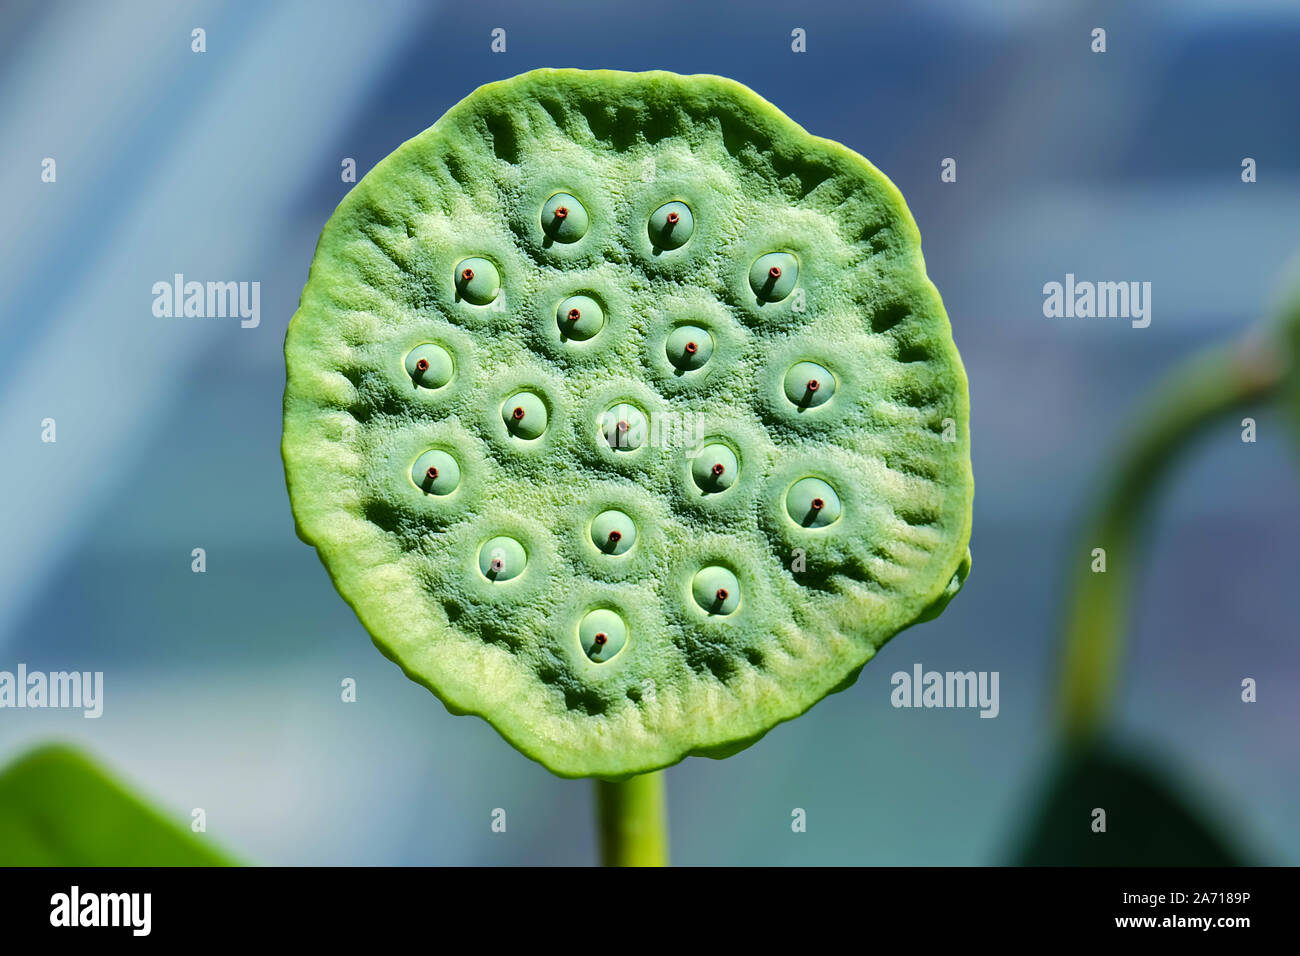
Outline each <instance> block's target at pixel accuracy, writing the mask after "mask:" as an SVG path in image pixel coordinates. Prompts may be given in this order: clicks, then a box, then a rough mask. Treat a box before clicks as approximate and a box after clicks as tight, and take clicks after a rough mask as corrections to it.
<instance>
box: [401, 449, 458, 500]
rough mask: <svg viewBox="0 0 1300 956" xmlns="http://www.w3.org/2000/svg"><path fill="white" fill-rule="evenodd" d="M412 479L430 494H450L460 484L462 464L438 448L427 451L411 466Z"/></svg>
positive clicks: (416, 485)
mask: <svg viewBox="0 0 1300 956" xmlns="http://www.w3.org/2000/svg"><path fill="white" fill-rule="evenodd" d="M411 481H413V482H414V483H415V487H417V488H419V489H420V490H421V491H424V492H425V493H426V494H430V495H449V494H451V493H452V492H453V491H455V490H456V486H457V485H459V484H460V465H458V464H457V463H456V459H455V458H452V457H451V455H449V454H447V453H446V452H445V451H441V450H439V449H437V448H434V449H430V450H429V451H426V452H425V453H424V454H423V455H421V456H420V457H419V458H417V459H415V464H414V465H412V466H411Z"/></svg>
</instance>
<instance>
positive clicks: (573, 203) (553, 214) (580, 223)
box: [542, 193, 587, 242]
mask: <svg viewBox="0 0 1300 956" xmlns="http://www.w3.org/2000/svg"><path fill="white" fill-rule="evenodd" d="M542 231H543V232H544V233H546V235H547V236H548V237H549V238H551V239H554V240H555V241H556V242H577V241H578V240H579V239H581V238H582V237H583V236H585V235H586V234H587V208H586V207H585V206H584V205H583V204H582V203H580V202H578V200H577V199H576V198H575V197H574V196H571V195H569V194H568V193H556V194H555V195H554V196H552V197H551V198H550V199H548V200H546V205H544V206H543V207H542Z"/></svg>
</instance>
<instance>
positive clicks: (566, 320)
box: [555, 295, 605, 342]
mask: <svg viewBox="0 0 1300 956" xmlns="http://www.w3.org/2000/svg"><path fill="white" fill-rule="evenodd" d="M555 322H556V324H557V325H559V327H560V335H561V336H563V337H566V338H570V339H576V340H577V341H579V342H584V341H586V340H587V339H589V338H591V337H592V336H593V335H595V334H596V333H597V332H599V331H600V330H601V328H603V327H604V325H605V310H604V309H602V308H601V307H600V303H599V302H597V301H596V300H595V299H593V298H591V296H587V295H571V296H569V297H568V298H567V299H565V300H564V301H563V302H561V303H560V304H559V306H558V307H557V308H556V310H555Z"/></svg>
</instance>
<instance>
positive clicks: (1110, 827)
mask: <svg viewBox="0 0 1300 956" xmlns="http://www.w3.org/2000/svg"><path fill="white" fill-rule="evenodd" d="M1096 807H1100V808H1102V809H1103V810H1105V811H1106V832H1105V833H1094V832H1093V830H1092V821H1093V809H1094V808H1096ZM1029 820H1030V823H1029V827H1028V829H1027V831H1026V833H1025V835H1024V837H1023V838H1022V839H1021V842H1020V849H1019V851H1018V852H1017V853H1016V855H1015V857H1014V858H1013V860H1012V862H1013V863H1014V864H1015V865H1018V866H1244V865H1246V861H1245V860H1243V859H1242V858H1241V853H1240V852H1239V850H1238V849H1237V848H1236V847H1234V846H1233V845H1232V842H1231V841H1230V840H1229V839H1228V838H1227V837H1226V836H1225V835H1224V834H1223V833H1221V832H1219V830H1218V828H1217V827H1214V826H1212V825H1211V824H1210V823H1208V822H1207V816H1206V815H1205V814H1204V813H1203V812H1202V810H1201V809H1200V807H1199V806H1197V805H1196V803H1195V801H1193V800H1192V799H1191V798H1190V797H1188V796H1187V795H1186V794H1185V793H1183V792H1182V791H1181V790H1180V787H1179V786H1178V785H1177V784H1175V783H1174V781H1173V780H1172V779H1171V778H1170V777H1168V776H1167V775H1166V774H1165V773H1164V771H1162V770H1161V769H1159V768H1158V767H1155V766H1153V765H1152V763H1151V761H1150V759H1140V758H1139V757H1138V756H1136V755H1132V754H1124V753H1121V752H1117V751H1115V750H1114V749H1112V748H1109V747H1106V746H1105V745H1104V744H1093V745H1090V746H1086V747H1080V748H1078V749H1074V750H1069V751H1066V752H1065V753H1064V754H1063V755H1062V756H1060V757H1058V759H1057V761H1056V766H1055V768H1054V770H1053V772H1052V774H1051V775H1050V776H1049V778H1048V781H1047V784H1046V786H1045V787H1044V788H1043V791H1042V793H1041V794H1040V799H1039V801H1038V803H1037V809H1036V810H1034V811H1033V812H1032V813H1031V814H1030V815H1029Z"/></svg>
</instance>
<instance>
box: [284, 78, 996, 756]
mask: <svg viewBox="0 0 1300 956" xmlns="http://www.w3.org/2000/svg"><path fill="white" fill-rule="evenodd" d="M628 130H635V131H636V133H637V135H635V136H633V135H629V134H628ZM579 198H580V200H581V201H580V202H579V201H578V199H579ZM561 206H563V207H564V209H565V214H564V215H563V216H560V217H558V220H557V217H556V215H555V214H556V211H557V210H558V209H559V207H561ZM670 215H671V216H675V217H676V218H675V219H670ZM579 227H581V228H579ZM774 269H775V270H776V272H775V273H774V272H773V270H774ZM466 270H468V271H469V272H470V273H472V276H471V277H470V278H468V279H467V278H466V277H465V272H466ZM566 306H567V307H566ZM572 308H576V309H577V311H578V313H579V315H578V317H577V319H576V320H575V322H574V327H572V328H566V327H565V322H566V318H567V315H568V312H569V310H570V309H572ZM584 335H586V336H587V337H586V338H583V336H584ZM688 342H694V343H695V345H696V349H695V350H694V352H691V351H690V350H688V349H687V348H686V344H687V343H688ZM435 343H436V344H437V346H438V347H439V348H441V349H443V350H444V351H445V353H446V358H447V360H448V362H449V364H450V377H449V378H448V379H447V381H446V382H445V384H443V385H442V386H441V387H438V388H432V389H431V388H429V387H428V383H427V382H416V381H415V379H414V376H413V374H412V372H411V365H410V364H405V363H408V361H409V359H410V356H411V355H416V359H415V361H416V362H418V361H419V358H420V355H418V354H416V352H417V350H418V348H420V347H423V346H425V345H432V344H435ZM285 356H286V364H287V385H286V389H285V401H284V409H285V411H284V438H283V443H282V450H283V455H284V461H285V473H286V478H287V482H288V486H289V494H290V499H291V501H292V504H293V510H294V516H295V518H296V521H297V528H298V531H299V534H300V535H301V536H302V537H303V539H304V540H305V541H307V542H308V543H310V544H313V545H314V546H315V547H316V548H317V549H318V550H319V552H320V556H321V559H322V560H323V562H324V563H325V565H326V567H327V568H328V570H329V572H330V574H331V576H332V578H333V580H334V583H335V585H336V587H337V588H338V590H339V592H340V594H342V595H343V597H344V598H345V599H346V600H347V601H348V602H349V603H350V604H351V605H352V606H353V608H355V610H356V612H357V614H358V616H359V617H360V619H361V621H362V622H363V624H364V625H365V627H366V628H367V630H368V631H369V632H370V634H371V636H372V637H373V639H374V641H375V643H376V644H377V645H378V646H379V647H380V649H381V650H382V651H383V652H384V653H385V654H386V655H387V656H389V657H390V658H392V659H393V660H395V661H396V662H398V663H399V664H400V665H401V666H402V668H403V670H404V671H405V672H406V674H407V675H408V676H410V677H411V678H412V679H414V680H417V681H419V682H420V683H422V684H423V685H425V686H426V687H428V688H429V689H430V690H432V691H433V692H434V693H435V694H437V695H438V697H439V698H440V699H441V700H442V701H443V702H444V703H445V704H446V705H447V707H448V708H449V709H451V710H452V711H453V712H455V713H472V714H477V715H480V716H482V717H484V718H486V719H487V720H489V721H490V722H491V723H492V725H493V726H494V727H496V728H497V729H498V730H499V731H500V732H501V733H502V734H503V735H504V736H505V737H506V738H507V739H508V740H509V741H510V742H511V743H512V744H514V745H515V746H516V747H518V748H519V749H520V750H521V751H523V752H524V753H525V754H527V755H528V756H530V757H533V758H534V759H536V760H538V761H540V762H542V763H543V764H545V765H546V766H547V767H549V768H550V769H551V770H553V771H554V772H556V773H558V774H561V775H564V776H599V777H605V778H619V777H624V776H627V775H630V774H635V773H642V772H645V771H649V770H653V769H656V768H658V767H663V766H667V765H669V764H672V763H674V762H676V761H678V760H680V759H682V758H683V757H685V756H688V755H691V754H697V755H706V756H725V755H727V754H730V753H734V752H735V751H736V750H738V749H741V748H743V747H745V746H748V745H750V744H752V743H754V742H755V741H756V740H758V739H759V738H760V737H761V736H762V735H763V734H765V733H766V732H767V731H768V730H770V729H771V728H772V727H774V726H775V725H776V724H778V723H780V722H781V721H784V720H789V719H791V718H793V717H796V716H798V715H799V714H801V713H803V712H804V711H806V710H807V709H808V708H809V707H811V706H813V705H814V704H815V703H816V702H817V701H818V700H820V699H821V698H822V697H824V696H826V695H827V694H829V693H832V692H834V691H838V690H843V689H844V688H846V687H848V686H850V685H851V684H852V683H853V681H854V679H855V678H856V676H857V674H858V673H859V671H860V670H861V668H862V667H863V666H864V664H865V663H866V662H867V661H868V660H869V659H870V658H871V657H872V656H873V655H874V653H875V652H876V651H877V650H878V649H879V648H880V647H881V646H882V645H883V644H884V643H885V642H886V641H888V640H889V639H890V638H892V637H893V636H894V635H895V634H897V633H898V632H899V631H901V630H903V629H904V628H907V627H909V626H911V625H913V624H915V623H918V622H920V621H923V620H926V619H928V618H929V617H933V616H934V615H935V614H937V613H938V612H939V611H940V610H941V609H942V608H943V606H944V604H945V603H946V602H947V601H948V600H949V599H951V597H952V596H953V595H954V594H955V593H956V592H957V590H958V589H959V588H960V587H961V584H962V582H963V581H964V579H965V576H966V572H967V570H968V568H969V553H968V551H967V542H968V539H969V536H970V522H971V497H972V482H971V474H970V444H969V436H968V404H967V387H966V378H965V373H964V372H963V370H962V366H961V361H960V359H959V357H958V355H957V351H956V348H955V346H954V345H953V342H952V337H951V332H950V328H949V324H948V319H947V315H946V314H945V312H944V308H943V304H942V302H941V301H940V299H939V295H938V293H937V292H936V291H935V289H934V287H933V286H932V285H931V284H930V282H929V280H928V279H927V277H926V274H925V269H924V265H923V260H922V258H921V250H920V237H919V236H918V234H917V230H916V227H915V225H914V223H913V221H912V218H911V216H910V214H909V213H908V211H907V208H906V206H905V204H904V202H903V200H902V197H901V196H900V195H899V194H898V192H897V190H896V189H895V188H894V187H893V185H892V184H891V183H890V182H889V181H888V180H886V179H885V177H884V176H883V175H881V174H880V173H879V172H878V171H877V170H876V169H875V168H874V167H872V166H871V165H870V164H869V163H868V162H867V161H866V160H865V159H863V158H862V157H861V156H858V155H857V154H855V153H853V152H852V151H850V150H849V149H846V148H845V147H843V146H840V145H839V144H836V143H833V142H830V141H828V140H824V139H819V138H816V137H814V136H811V135H809V134H808V133H806V132H804V130H802V129H801V128H800V127H798V126H797V125H795V124H794V123H793V122H792V121H791V120H789V119H788V118H786V117H785V116H784V115H783V114H782V113H781V112H780V111H778V110H777V109H776V108H775V107H774V106H772V105H771V104H769V103H767V102H765V101H764V100H762V99H760V98H759V97H758V96H756V95H755V94H754V93H753V92H751V91H750V90H748V89H746V88H745V87H743V86H741V85H739V84H737V83H735V82H733V81H730V80H726V79H723V78H721V77H716V76H678V75H675V74H672V73H664V72H653V73H619V72H612V71H601V70H596V71H583V70H536V71H533V72H531V73H527V74H524V75H522V76H519V77H515V78H513V79H510V80H505V81H502V82H499V83H493V84H490V85H488V86H485V87H482V88H481V89H479V90H477V91H475V92H474V93H472V94H471V95H470V96H469V97H468V98H466V99H465V100H463V101H462V102H461V103H459V104H457V105H456V106H454V107H453V108H452V109H451V110H450V111H448V113H447V114H446V115H445V116H443V117H442V118H441V119H440V120H439V121H438V122H437V123H436V124H435V125H434V126H433V127H432V128H430V129H429V130H426V131H425V132H424V133H422V134H420V135H419V136H416V137H415V138H414V139H412V140H410V141H409V142H407V143H405V144H404V145H402V146H401V147H399V148H398V149H397V150H396V151H395V152H394V153H393V154H392V155H391V156H389V157H388V158H386V159H385V160H383V161H382V162H380V163H379V164H378V165H377V166H376V167H375V168H374V169H373V170H372V171H371V172H370V173H369V174H368V175H367V176H366V177H365V178H364V179H363V180H362V181H361V182H360V183H358V184H357V185H356V186H355V187H354V188H353V190H352V191H351V192H350V193H349V195H348V196H347V197H346V198H345V199H344V200H343V202H342V203H341V204H340V206H339V208H338V210H337V211H336V212H335V214H334V216H333V217H332V218H331V219H330V221H329V223H328V224H327V225H326V226H325V230H324V232H323V234H322V236H321V240H320V243H319V244H318V246H317V252H316V257H315V260H314V261H313V263H312V269H311V274H310V277H309V279H308V282H307V286H306V288H305V289H304V290H303V295H302V298H301V302H300V306H299V309H298V312H297V314H296V315H295V316H294V318H293V320H292V322H291V323H290V325H289V331H288V335H287V339H286V342H285ZM687 356H690V357H689V359H688V358H687ZM434 357H438V356H434ZM434 357H429V358H428V361H429V369H428V370H425V371H424V375H425V376H428V375H429V373H430V372H434V371H435V369H437V370H438V371H437V372H436V375H435V377H434V379H432V380H431V381H437V380H440V378H441V376H442V375H443V374H445V373H446V369H445V368H444V366H443V364H442V362H441V358H439V362H437V363H435V362H434V361H433V358H434ZM813 377H815V378H816V379H817V381H818V387H817V388H816V389H812V393H813V394H812V395H811V396H810V395H809V394H808V392H809V389H808V382H809V381H810V380H811V379H812V378H813ZM412 383H414V387H413V384H412ZM517 408H518V409H521V410H522V411H523V415H522V417H521V418H516V417H515V409H517ZM620 426H623V427H620ZM537 428H540V431H539V432H538V433H537V434H536V436H535V437H529V436H528V434H525V432H524V429H530V430H531V429H537ZM718 465H720V466H721V470H720V471H716V470H715V466H718ZM431 467H432V468H436V469H437V478H434V479H430V478H429V475H428V469H429V468H431ZM453 468H454V470H453ZM453 476H454V477H453ZM440 482H445V484H439V483H440ZM426 483H427V484H429V485H430V487H429V488H425V487H423V485H424V484H426ZM815 500H820V502H821V507H820V508H815V507H814V506H813V505H814V501H815ZM810 514H811V517H810ZM615 533H617V537H615ZM651 688H653V693H652V692H650V689H651Z"/></svg>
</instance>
